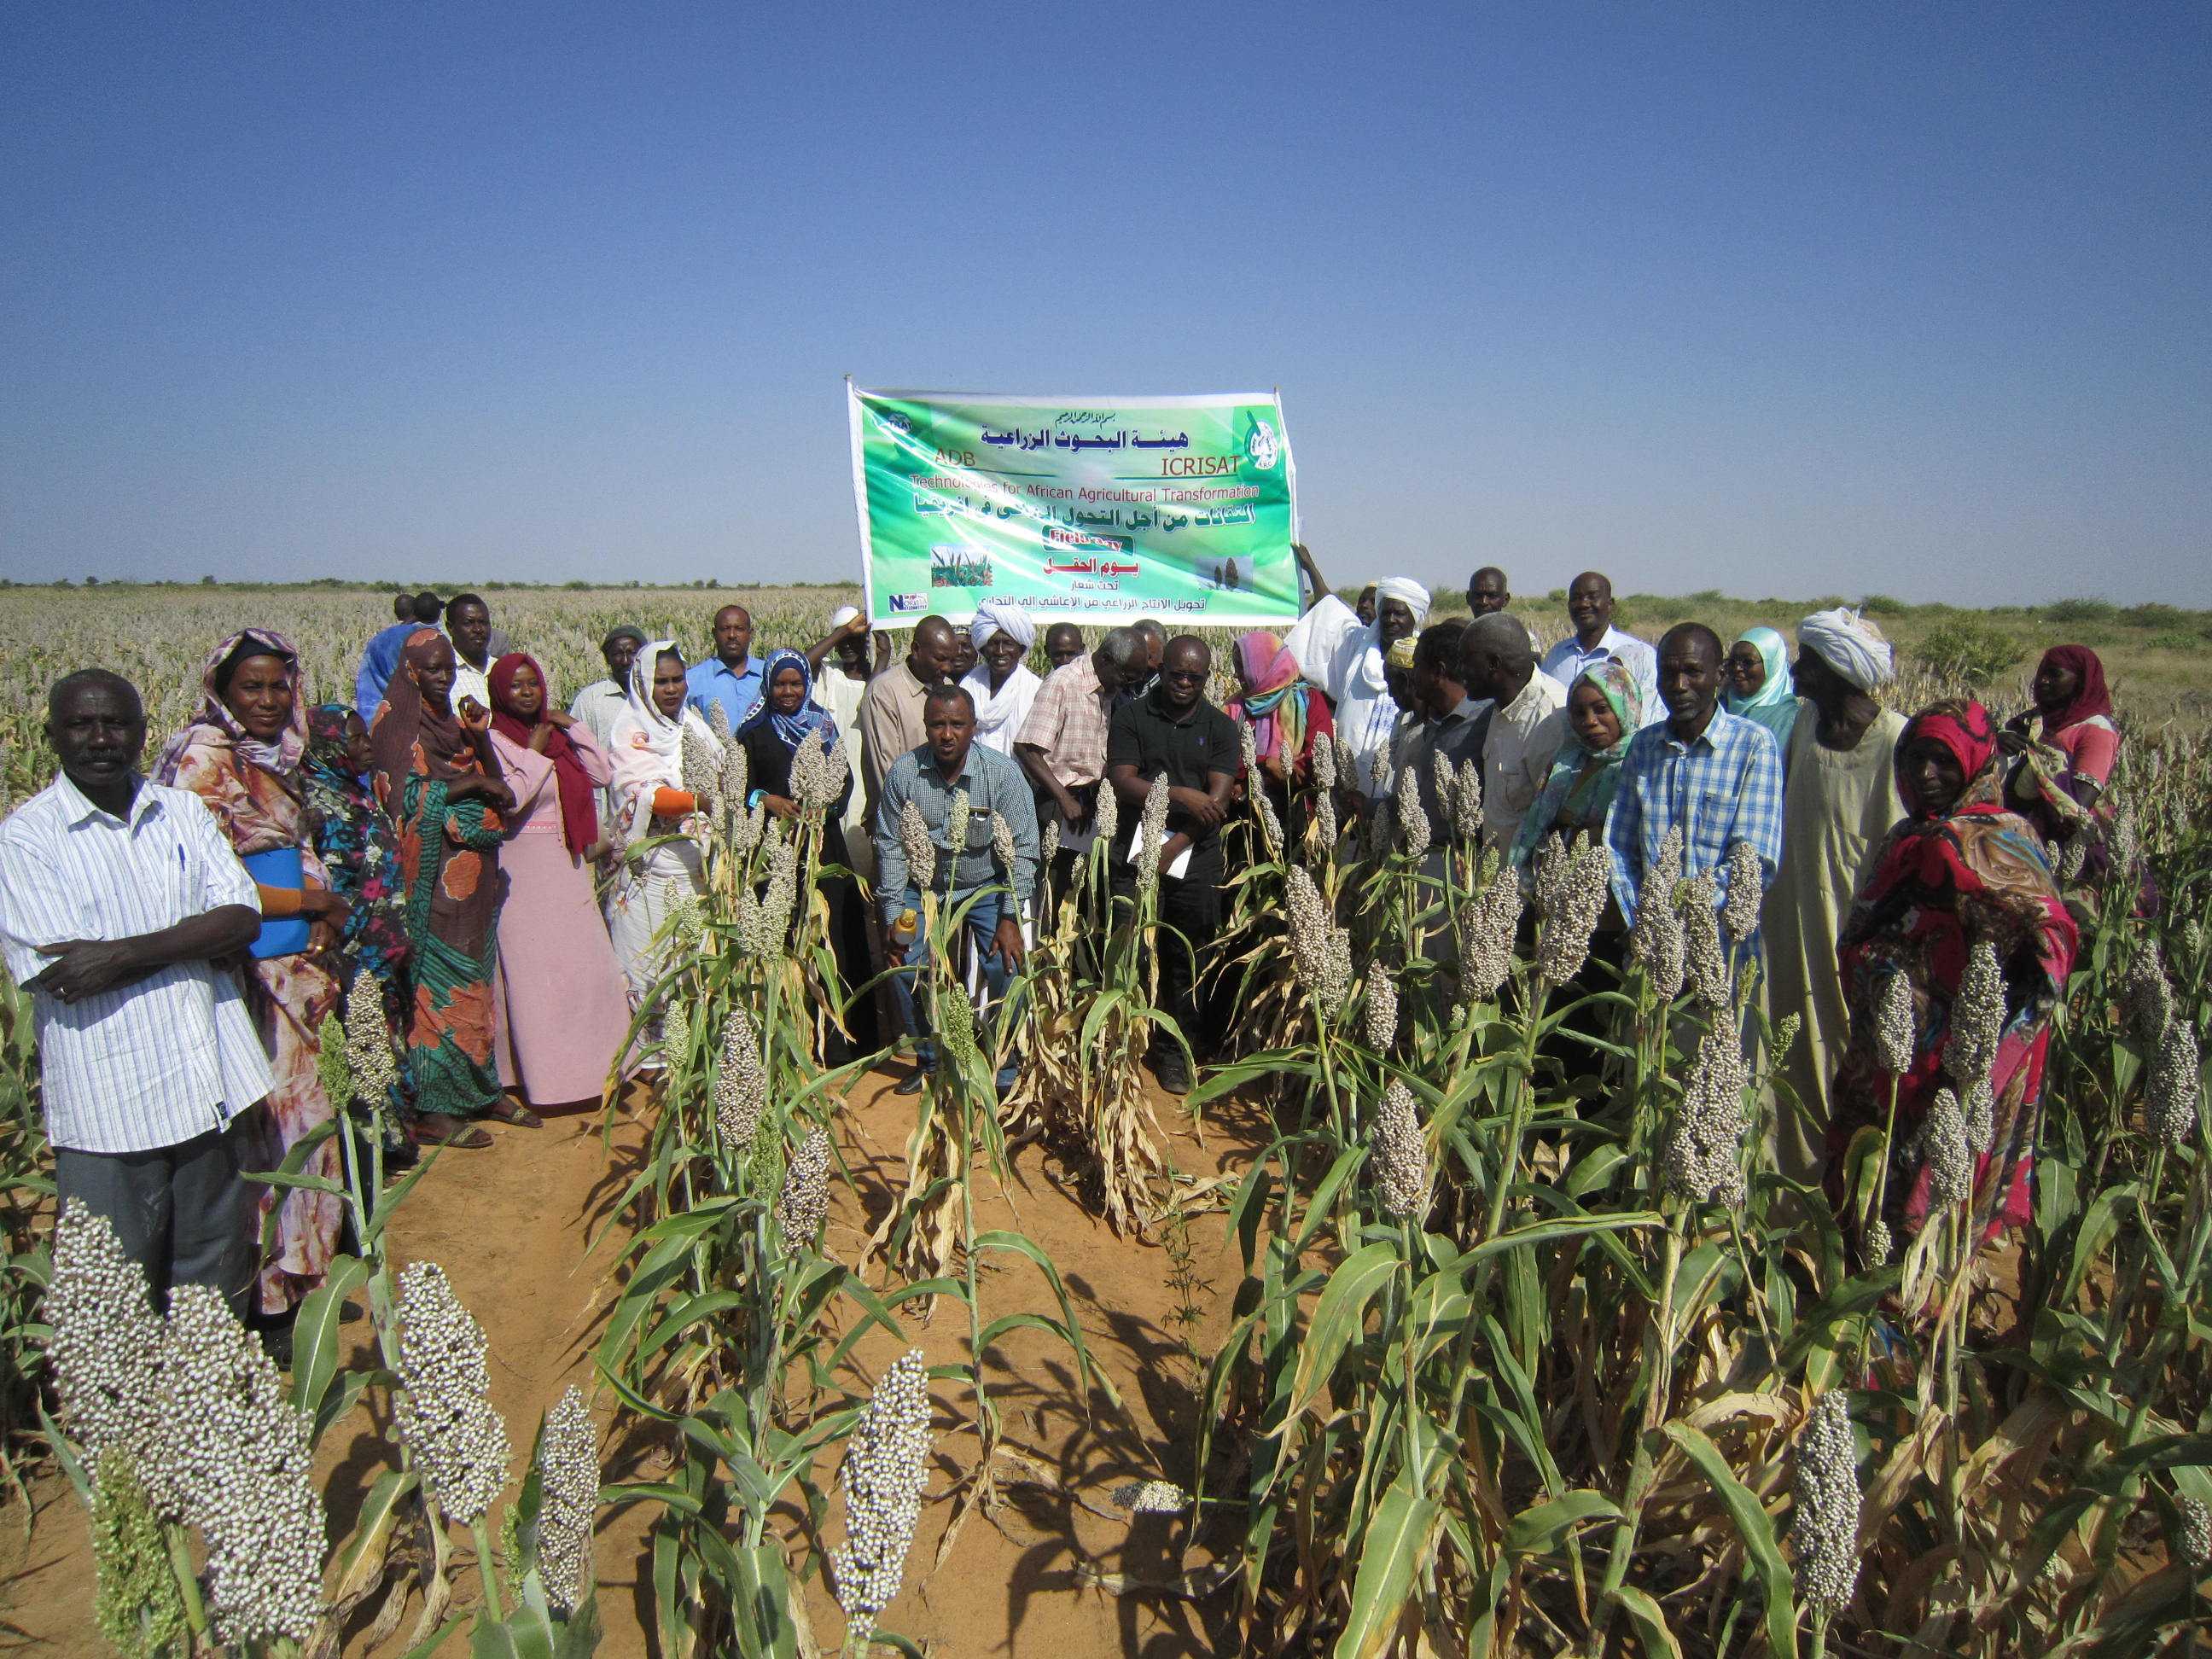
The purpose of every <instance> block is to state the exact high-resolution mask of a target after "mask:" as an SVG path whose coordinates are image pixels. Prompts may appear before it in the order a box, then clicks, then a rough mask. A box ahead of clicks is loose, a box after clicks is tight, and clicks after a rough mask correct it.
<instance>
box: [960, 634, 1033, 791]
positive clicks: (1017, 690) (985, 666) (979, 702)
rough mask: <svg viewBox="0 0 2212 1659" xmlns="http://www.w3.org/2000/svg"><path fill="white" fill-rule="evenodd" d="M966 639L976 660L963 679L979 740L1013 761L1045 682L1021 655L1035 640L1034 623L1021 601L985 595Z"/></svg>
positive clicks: (976, 735) (977, 739)
mask: <svg viewBox="0 0 2212 1659" xmlns="http://www.w3.org/2000/svg"><path fill="white" fill-rule="evenodd" d="M968 639H969V643H971V644H972V645H974V646H975V655H976V658H977V661H976V664H975V667H974V668H972V669H970V670H969V672H968V674H967V676H966V678H963V679H962V681H961V682H960V684H962V685H963V686H964V687H965V688H967V691H968V695H969V696H971V697H973V698H974V699H975V741H976V742H978V743H980V744H982V745H983V746H984V747H985V748H986V749H995V750H998V751H999V753H1000V754H1001V755H1004V756H1006V757H1007V758H1008V759H1009V760H1011V759H1012V758H1013V754H1014V733H1015V732H1018V731H1020V730H1021V729H1022V722H1023V721H1024V720H1027V719H1028V718H1029V717H1030V704H1031V703H1033V702H1036V694H1037V690H1038V688H1040V687H1041V686H1042V685H1043V684H1044V682H1043V681H1042V680H1041V679H1039V678H1037V677H1036V674H1035V673H1034V672H1032V671H1030V666H1029V665H1028V664H1027V663H1025V662H1024V661H1023V660H1022V659H1023V658H1024V657H1026V656H1027V655H1028V654H1029V650H1030V647H1031V646H1033V645H1035V644H1036V623H1032V622H1031V621H1030V614H1029V612H1028V611H1024V610H1023V609H1022V608H1021V606H1019V605H1014V604H1012V603H1010V602H1009V601H1007V600H1005V599H986V600H985V601H984V602H983V604H982V606H981V608H980V609H979V610H978V611H976V612H975V621H973V622H971V623H969V624H968Z"/></svg>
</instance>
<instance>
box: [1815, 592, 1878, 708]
mask: <svg viewBox="0 0 2212 1659" xmlns="http://www.w3.org/2000/svg"><path fill="white" fill-rule="evenodd" d="M1797 643H1798V644H1800V645H1802V646H1803V647H1806V648H1807V649H1808V650H1811V651H1813V652H1814V653H1818V655H1819V656H1820V660H1821V661H1822V662H1824V663H1826V665H1828V666H1829V667H1831V668H1832V669H1834V670H1835V671H1836V672H1838V674H1841V675H1842V676H1843V677H1844V678H1845V679H1847V680H1849V681H1850V683H1851V684H1853V685H1855V686H1857V688H1858V689H1859V690H1862V691H1873V690H1878V689H1879V688H1881V687H1882V686H1885V685H1887V684H1889V683H1890V681H1892V680H1893V679H1894V678H1897V653H1895V652H1893V650H1891V649H1890V646H1889V641H1887V640H1886V639H1884V638H1882V636H1881V629H1879V628H1877V627H1876V626H1875V624H1874V623H1873V622H1872V621H1871V620H1870V619H1869V618H1868V617H1863V616H1861V615H1860V614H1859V613H1858V612H1857V611H1853V610H1851V609H1850V608H1849V607H1848V606H1845V605H1838V607H1837V608H1836V609H1834V610H1833V611H1814V613H1813V614H1812V615H1811V616H1809V617H1806V618H1805V620H1804V621H1803V622H1801V623H1798V624H1797ZM1798 661H1800V662H1801V663H1802V661H1804V658H1802V656H1801V657H1799V658H1798ZM1799 695H1800V696H1809V695H1810V694H1809V693H1802V692H1801V693H1800V694H1799Z"/></svg>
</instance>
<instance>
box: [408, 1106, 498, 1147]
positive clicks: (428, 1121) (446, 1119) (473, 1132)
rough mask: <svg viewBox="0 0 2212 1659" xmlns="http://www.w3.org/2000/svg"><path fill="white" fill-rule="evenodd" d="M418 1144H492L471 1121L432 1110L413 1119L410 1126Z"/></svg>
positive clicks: (485, 1134) (480, 1145)
mask: <svg viewBox="0 0 2212 1659" xmlns="http://www.w3.org/2000/svg"><path fill="white" fill-rule="evenodd" d="M410 1133H411V1134H413V1136H414V1137H415V1144H416V1146H462V1147H468V1148H471V1149H474V1148H479V1147H484V1146H490V1145H491V1144H492V1139H491V1137H490V1136H489V1134H487V1133H484V1131H483V1130H482V1129H479V1128H478V1127H477V1126H476V1125H475V1124H473V1123H471V1122H468V1121H466V1120H465V1119H462V1118H458V1117H452V1116H448V1115H447V1114H446V1113H443V1112H432V1113H429V1114H428V1115H425V1116H422V1117H419V1118H417V1119H416V1120H415V1121H414V1123H413V1124H412V1125H411V1126H410Z"/></svg>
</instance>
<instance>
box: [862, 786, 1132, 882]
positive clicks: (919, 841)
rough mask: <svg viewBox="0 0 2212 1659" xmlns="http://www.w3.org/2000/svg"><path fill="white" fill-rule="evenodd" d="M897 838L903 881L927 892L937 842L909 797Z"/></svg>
mask: <svg viewBox="0 0 2212 1659" xmlns="http://www.w3.org/2000/svg"><path fill="white" fill-rule="evenodd" d="M1101 793H1102V795H1103V793H1104V792H1103V791H1102V792H1101ZM898 839H899V850H900V851H901V852H902V853H904V854H906V872H907V880H908V882H910V883H912V884H913V886H914V890H915V891H916V892H918V893H927V891H929V890H930V889H931V888H932V887H933V886H934V885H935V884H936V882H937V843H936V842H933V841H932V840H931V839H930V838H929V825H928V824H927V823H925V822H923V820H922V816H921V807H920V806H918V805H915V801H914V799H913V798H912V797H911V796H909V797H908V799H907V801H906V804H905V805H902V806H901V807H900V808H899V820H898ZM954 845H955V846H957V845H958V843H957V842H955V843H954Z"/></svg>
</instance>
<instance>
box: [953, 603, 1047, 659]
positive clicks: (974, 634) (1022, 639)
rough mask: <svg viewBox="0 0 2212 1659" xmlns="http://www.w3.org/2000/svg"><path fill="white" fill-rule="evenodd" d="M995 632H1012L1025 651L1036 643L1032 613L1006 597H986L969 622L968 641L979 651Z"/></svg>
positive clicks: (1015, 641) (1015, 640)
mask: <svg viewBox="0 0 2212 1659" xmlns="http://www.w3.org/2000/svg"><path fill="white" fill-rule="evenodd" d="M994 634H1011V635H1013V637H1014V643H1015V644H1017V645H1018V646H1020V647H1021V648H1022V649H1023V650H1024V651H1026V650H1028V649H1029V648H1030V647H1031V646H1033V645H1035V644H1036V623H1033V622H1031V621H1030V613H1029V612H1028V611H1024V610H1023V609H1022V608H1021V606H1019V605H1015V604H1013V603H1012V602H1011V601H1009V600H1006V599H986V600H984V601H983V603H982V605H981V606H980V607H979V608H978V609H977V611H976V612H975V621H973V622H971V623H969V624H968V642H969V644H970V645H972V646H974V647H975V648H976V649H977V650H978V651H981V649H982V648H983V643H984V641H987V640H988V639H989V638H990V637H991V635H994Z"/></svg>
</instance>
